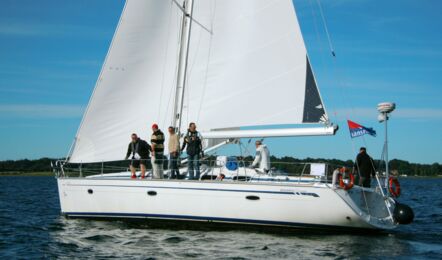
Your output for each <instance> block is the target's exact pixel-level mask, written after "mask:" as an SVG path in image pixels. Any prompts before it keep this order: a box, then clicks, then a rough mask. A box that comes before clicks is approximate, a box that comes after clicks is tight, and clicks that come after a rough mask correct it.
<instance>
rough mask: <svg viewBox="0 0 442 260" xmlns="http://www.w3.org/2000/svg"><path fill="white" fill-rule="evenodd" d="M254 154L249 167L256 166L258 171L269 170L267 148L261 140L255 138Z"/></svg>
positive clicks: (266, 171)
mask: <svg viewBox="0 0 442 260" xmlns="http://www.w3.org/2000/svg"><path fill="white" fill-rule="evenodd" d="M255 146H256V155H255V160H254V161H253V163H252V165H251V167H252V168H258V169H259V170H260V171H262V172H265V173H268V172H269V170H270V152H269V149H268V148H267V146H266V145H265V144H263V143H262V141H260V140H257V141H256V142H255Z"/></svg>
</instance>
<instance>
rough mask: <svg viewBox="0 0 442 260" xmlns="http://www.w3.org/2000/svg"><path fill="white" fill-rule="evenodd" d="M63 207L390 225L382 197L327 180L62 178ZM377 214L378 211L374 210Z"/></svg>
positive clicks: (273, 222)
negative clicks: (332, 184)
mask: <svg viewBox="0 0 442 260" xmlns="http://www.w3.org/2000/svg"><path fill="white" fill-rule="evenodd" d="M58 189H59V195H60V203H61V211H62V213H63V214H65V215H67V216H71V217H94V218H96V217H106V218H149V219H169V220H170V219H177V220H187V221H209V222H227V223H239V224H254V225H266V226H290V227H317V228H353V229H390V228H394V227H395V224H394V223H393V221H392V220H391V218H390V217H389V214H388V211H387V209H386V207H385V203H384V201H383V200H382V199H379V198H382V197H381V196H379V195H378V194H377V193H375V192H374V191H373V190H372V189H366V192H365V194H366V198H367V196H368V197H369V198H371V199H368V202H369V203H370V204H371V206H370V207H371V208H369V212H370V214H371V215H368V214H367V210H363V209H362V208H363V207H361V205H359V204H360V203H364V202H363V201H367V200H363V199H362V197H361V196H360V194H362V192H361V188H359V187H355V188H353V189H352V190H351V192H349V193H348V192H346V191H344V190H342V189H333V188H331V187H330V185H329V184H324V183H306V184H302V183H290V182H241V181H185V180H183V181H178V180H140V179H136V180H131V179H127V178H124V179H122V178H115V177H113V178H112V177H106V176H103V177H102V178H59V179H58ZM370 200H372V201H370ZM373 214H376V215H377V216H376V215H373Z"/></svg>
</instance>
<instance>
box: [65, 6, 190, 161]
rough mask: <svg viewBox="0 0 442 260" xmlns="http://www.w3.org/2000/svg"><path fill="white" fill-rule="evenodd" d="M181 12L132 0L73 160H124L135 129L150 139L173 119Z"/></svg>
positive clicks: (97, 84) (75, 145)
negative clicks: (154, 130)
mask: <svg viewBox="0 0 442 260" xmlns="http://www.w3.org/2000/svg"><path fill="white" fill-rule="evenodd" d="M180 17H181V11H180V10H179V9H178V8H177V6H176V5H175V4H174V3H173V2H172V1H164V0H128V1H127V2H126V5H125V8H124V11H123V13H122V16H121V18H120V22H119V24H118V27H117V30H116V32H115V35H114V38H113V40H112V44H111V47H110V48H109V52H108V55H107V57H106V60H105V62H104V64H103V67H102V70H101V73H100V76H99V78H98V80H97V83H96V86H95V90H94V93H93V95H92V97H91V100H90V102H89V105H88V108H87V110H86V112H85V114H84V116H83V121H82V123H81V126H80V128H79V130H78V133H77V136H76V140H75V142H74V145H73V148H72V151H71V155H70V158H69V161H70V162H75V163H79V162H101V161H112V160H121V159H123V158H124V156H125V152H126V149H127V145H128V143H129V142H130V135H131V133H137V134H138V135H139V136H141V138H142V139H147V140H149V137H150V134H151V129H150V128H151V125H152V123H154V122H155V123H158V124H160V125H161V126H162V127H164V126H165V124H166V123H167V124H169V123H170V121H171V117H172V109H173V104H172V103H173V98H172V99H170V97H171V96H173V95H174V93H175V92H174V87H175V85H174V84H175V83H174V82H175V77H176V64H177V56H178V47H179V46H178V43H179V33H180V23H181V20H180Z"/></svg>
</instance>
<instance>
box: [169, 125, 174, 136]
mask: <svg viewBox="0 0 442 260" xmlns="http://www.w3.org/2000/svg"><path fill="white" fill-rule="evenodd" d="M167 130H168V131H169V134H171V135H172V134H174V133H175V128H173V126H169V128H167Z"/></svg>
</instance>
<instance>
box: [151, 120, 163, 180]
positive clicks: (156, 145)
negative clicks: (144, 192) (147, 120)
mask: <svg viewBox="0 0 442 260" xmlns="http://www.w3.org/2000/svg"><path fill="white" fill-rule="evenodd" d="M150 143H151V144H152V177H153V178H154V179H162V178H163V176H164V175H163V164H164V161H165V157H164V134H163V132H162V131H161V130H160V129H159V128H158V125H157V124H153V125H152V136H151V139H150Z"/></svg>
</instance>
